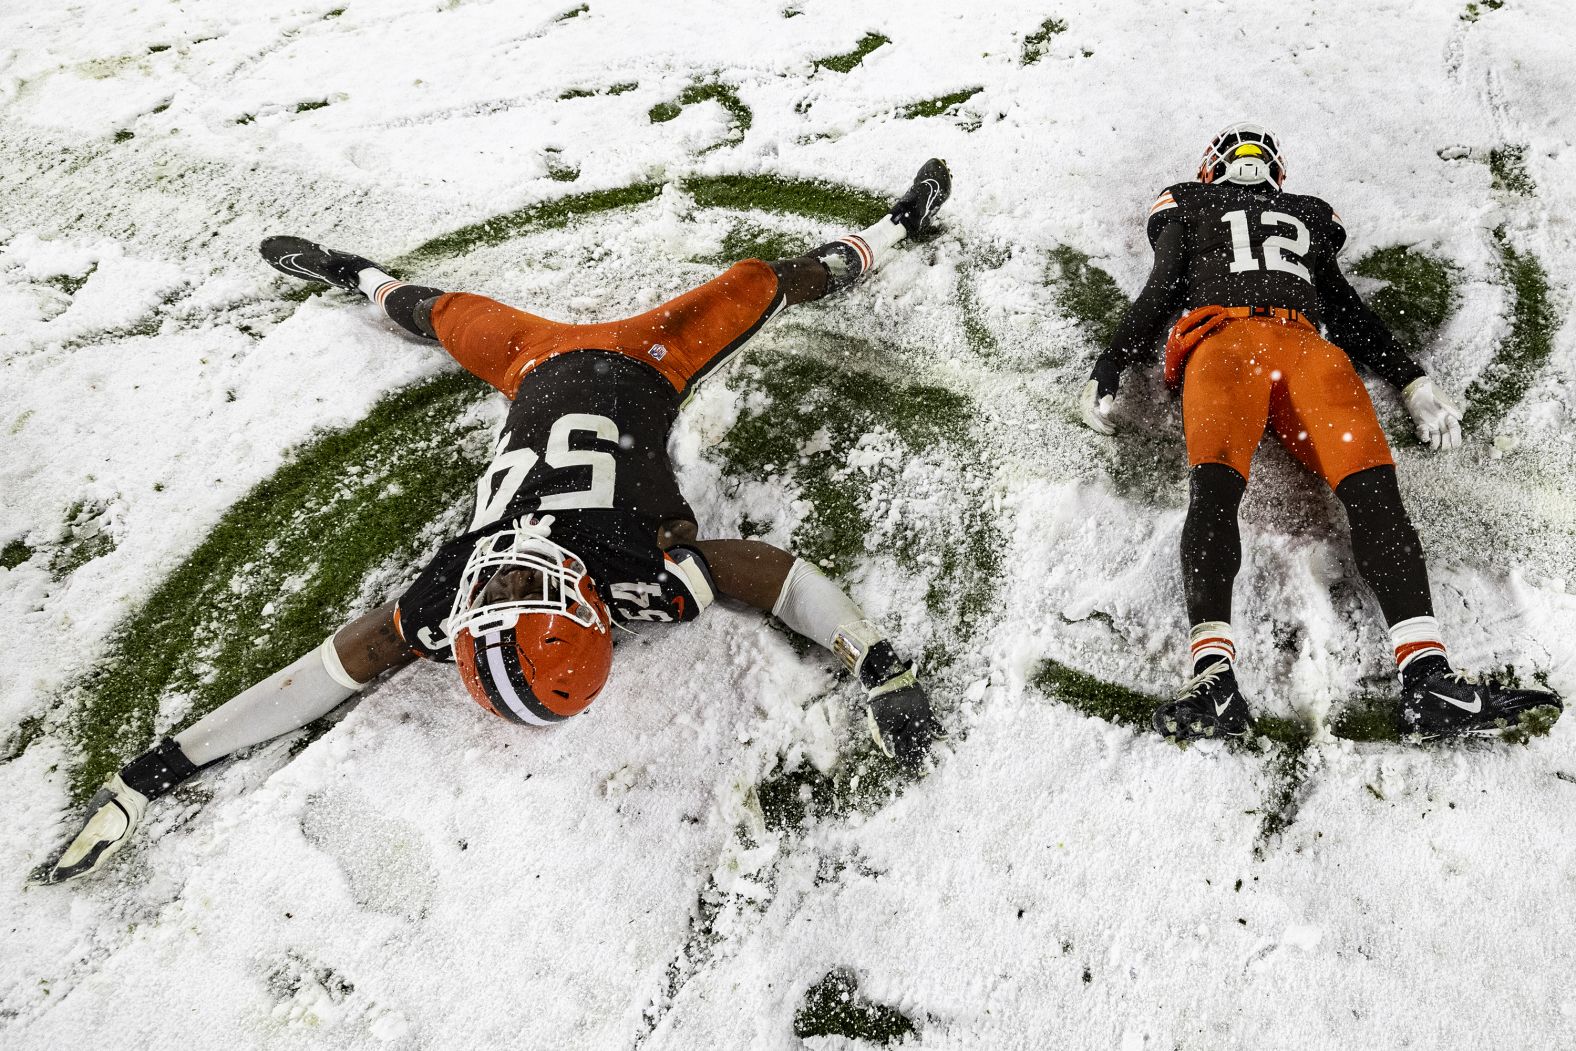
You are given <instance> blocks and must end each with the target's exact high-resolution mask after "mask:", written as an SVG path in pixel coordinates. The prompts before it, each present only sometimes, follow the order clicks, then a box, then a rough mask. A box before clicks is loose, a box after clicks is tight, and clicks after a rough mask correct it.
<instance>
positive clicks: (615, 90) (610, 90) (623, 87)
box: [558, 80, 640, 101]
mask: <svg viewBox="0 0 1576 1051" xmlns="http://www.w3.org/2000/svg"><path fill="white" fill-rule="evenodd" d="M638 87H640V85H639V84H637V83H636V82H635V81H633V80H626V81H620V82H619V83H617V84H611V85H609V86H608V87H605V88H570V89H568V90H567V91H565V92H563V93H562V94H560V95H559V96H558V98H559V100H560V101H562V100H565V99H588V98H593V97H595V96H597V95H624V94H627V93H628V92H631V91H634V90H635V89H636V88H638Z"/></svg>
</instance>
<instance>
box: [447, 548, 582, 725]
mask: <svg viewBox="0 0 1576 1051" xmlns="http://www.w3.org/2000/svg"><path fill="white" fill-rule="evenodd" d="M551 524H552V518H551V517H548V518H544V519H542V520H541V521H540V522H537V521H532V520H521V521H518V522H516V523H515V526H514V528H512V529H505V530H502V531H501V532H498V533H494V534H493V535H492V536H489V537H485V538H484V539H482V540H481V541H480V542H478V543H477V545H476V547H475V549H474V550H472V551H471V555H470V558H469V559H468V560H467V561H466V563H465V569H464V571H463V572H462V573H461V574H460V586H459V589H458V590H457V591H456V592H455V596H454V606H453V608H452V609H451V611H450V613H449V620H448V632H449V637H450V638H451V639H453V641H454V662H455V664H456V665H457V666H458V667H459V669H460V678H461V680H462V681H464V683H465V688H466V690H467V691H469V692H470V695H471V697H472V698H474V699H475V701H476V703H477V704H480V705H481V706H482V707H483V708H486V709H487V710H488V711H489V712H492V713H493V714H494V715H497V716H501V717H502V718H504V719H508V720H509V721H510V722H516V723H527V724H529V725H532V726H550V725H552V724H553V723H556V722H562V721H563V720H564V719H567V718H569V717H570V716H571V715H576V714H578V713H580V712H582V711H584V710H585V709H586V707H587V706H588V705H590V703H591V702H592V701H593V700H595V699H596V695H597V694H598V693H600V692H601V690H602V686H603V685H604V684H605V683H606V682H607V677H608V673H609V672H610V671H611V670H612V667H613V638H612V615H611V614H610V613H609V612H608V608H607V604H606V603H605V602H603V601H602V596H600V595H599V594H597V591H596V585H595V583H594V582H593V581H592V579H591V577H590V576H589V575H587V573H586V566H585V563H584V562H582V561H581V560H580V559H579V558H578V557H577V556H576V555H575V554H574V553H573V552H571V551H569V550H567V549H566V548H563V547H561V546H559V545H558V544H555V543H553V541H551V540H549V539H548V538H547V532H548V528H549V527H550V526H551ZM522 571H523V572H522ZM503 573H520V574H521V576H520V578H519V579H521V580H523V581H525V582H526V586H525V587H524V589H523V591H524V593H523V594H513V595H510V596H508V597H504V598H493V597H487V595H486V593H487V592H488V590H489V589H488V586H487V585H488V584H489V583H491V582H492V581H493V580H495V579H496V578H497V577H498V576H499V575H500V574H503Z"/></svg>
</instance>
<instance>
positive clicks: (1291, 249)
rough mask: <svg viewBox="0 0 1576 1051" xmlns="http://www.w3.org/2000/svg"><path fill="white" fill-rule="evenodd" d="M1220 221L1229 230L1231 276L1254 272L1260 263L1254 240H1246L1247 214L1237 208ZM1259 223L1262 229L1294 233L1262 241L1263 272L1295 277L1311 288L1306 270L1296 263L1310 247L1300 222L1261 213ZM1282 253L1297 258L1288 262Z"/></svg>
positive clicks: (1310, 281)
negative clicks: (1255, 256) (1254, 256)
mask: <svg viewBox="0 0 1576 1051" xmlns="http://www.w3.org/2000/svg"><path fill="white" fill-rule="evenodd" d="M1220 221H1221V222H1223V223H1225V224H1227V225H1228V226H1230V227H1231V272H1232V273H1233V274H1239V273H1241V272H1242V271H1244V270H1257V269H1258V268H1259V261H1258V260H1257V259H1255V258H1253V240H1252V238H1251V237H1249V236H1248V213H1247V212H1246V211H1244V210H1242V209H1240V208H1239V209H1237V210H1236V211H1234V212H1227V213H1226V214H1225V215H1222V216H1221V217H1220ZM1259 222H1261V223H1263V224H1264V225H1265V226H1274V227H1281V226H1289V227H1291V229H1292V231H1293V236H1291V237H1283V236H1282V235H1280V234H1272V235H1271V236H1269V237H1266V238H1265V239H1264V269H1266V270H1279V271H1281V272H1282V273H1286V274H1295V275H1296V276H1298V277H1300V278H1302V279H1303V280H1304V281H1306V282H1308V283H1309V284H1310V285H1311V284H1313V278H1312V277H1310V276H1308V268H1307V267H1305V266H1303V265H1302V263H1301V262H1299V261H1298V260H1300V259H1301V258H1302V257H1303V256H1305V255H1307V254H1308V246H1309V245H1310V243H1311V242H1310V241H1309V239H1308V228H1307V227H1306V226H1304V225H1303V224H1302V220H1301V219H1298V218H1297V217H1296V216H1293V215H1287V214H1286V213H1285V212H1264V213H1262V214H1260V215H1259ZM1282 253H1290V254H1291V255H1293V256H1296V258H1295V259H1289V258H1287V256H1286V255H1284V254H1282Z"/></svg>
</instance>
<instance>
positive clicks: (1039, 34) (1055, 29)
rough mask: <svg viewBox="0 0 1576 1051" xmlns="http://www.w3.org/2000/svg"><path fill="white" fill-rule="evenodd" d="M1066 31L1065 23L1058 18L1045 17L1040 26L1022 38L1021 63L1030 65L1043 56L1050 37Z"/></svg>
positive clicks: (1047, 48)
mask: <svg viewBox="0 0 1576 1051" xmlns="http://www.w3.org/2000/svg"><path fill="white" fill-rule="evenodd" d="M1065 32H1067V23H1066V22H1064V21H1062V20H1061V19H1060V18H1047V19H1046V20H1045V21H1043V22H1041V23H1040V28H1039V29H1036V30H1035V31H1034V32H1032V33H1030V34H1029V35H1028V36H1026V37H1024V38H1023V55H1022V59H1021V61H1022V64H1023V65H1025V66H1032V65H1034V64H1035V63H1036V62H1038V61H1039V60H1040V59H1042V58H1044V57H1045V52H1046V51H1047V50H1049V49H1050V46H1051V38H1052V37H1053V36H1055V35H1056V34H1058V33H1065Z"/></svg>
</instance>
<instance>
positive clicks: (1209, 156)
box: [1198, 122, 1286, 187]
mask: <svg viewBox="0 0 1576 1051" xmlns="http://www.w3.org/2000/svg"><path fill="white" fill-rule="evenodd" d="M1198 179H1199V182H1204V183H1217V182H1229V183H1235V184H1237V185H1240V186H1255V185H1258V184H1261V183H1268V184H1270V185H1272V186H1275V187H1279V186H1280V185H1281V184H1282V183H1284V182H1285V181H1286V160H1285V158H1284V157H1282V156H1281V152H1280V147H1279V145H1278V144H1277V143H1276V141H1275V136H1274V135H1273V134H1271V133H1270V130H1269V129H1268V128H1266V127H1264V126H1263V125H1262V124H1252V123H1247V122H1244V123H1241V124H1233V125H1232V126H1231V127H1229V128H1227V129H1226V130H1225V131H1222V132H1221V133H1220V134H1219V135H1216V136H1215V138H1214V140H1213V141H1211V142H1210V144H1209V148H1208V149H1206V150H1205V151H1204V157H1203V159H1202V160H1201V161H1199V166H1198Z"/></svg>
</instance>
